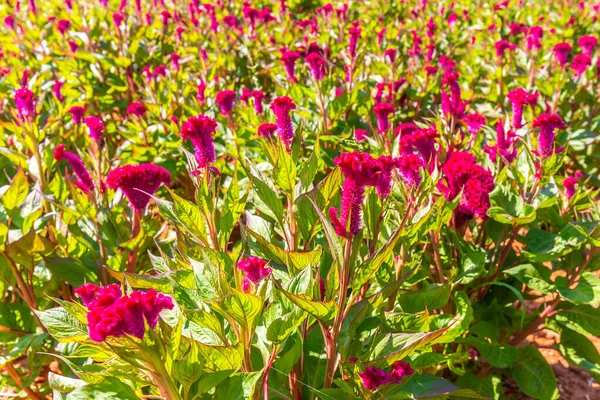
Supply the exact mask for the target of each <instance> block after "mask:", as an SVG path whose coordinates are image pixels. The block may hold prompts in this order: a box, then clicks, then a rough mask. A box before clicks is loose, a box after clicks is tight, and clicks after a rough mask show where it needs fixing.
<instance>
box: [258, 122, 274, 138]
mask: <svg viewBox="0 0 600 400" xmlns="http://www.w3.org/2000/svg"><path fill="white" fill-rule="evenodd" d="M275 131H277V125H275V124H269V123H265V124H261V125H260V126H259V127H258V136H262V137H264V138H266V139H268V138H270V137H272V136H273V135H274V134H275Z"/></svg>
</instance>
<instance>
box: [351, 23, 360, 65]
mask: <svg viewBox="0 0 600 400" xmlns="http://www.w3.org/2000/svg"><path fill="white" fill-rule="evenodd" d="M348 34H349V35H350V48H349V50H350V57H352V59H354V58H356V45H357V43H358V39H359V38H360V34H361V30H360V28H359V27H352V28H350V29H349V30H348Z"/></svg>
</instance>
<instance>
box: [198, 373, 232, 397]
mask: <svg viewBox="0 0 600 400" xmlns="http://www.w3.org/2000/svg"><path fill="white" fill-rule="evenodd" d="M234 372H235V371H233V370H225V371H217V372H213V373H212V374H202V377H201V378H200V380H199V381H198V382H197V383H196V384H195V385H194V389H195V390H194V393H195V394H201V393H206V392H208V391H209V390H211V389H212V388H214V387H215V386H217V385H218V384H219V383H221V382H223V380H224V379H227V378H228V377H229V376H231V374H232V373H234Z"/></svg>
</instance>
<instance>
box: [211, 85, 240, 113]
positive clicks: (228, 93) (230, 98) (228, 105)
mask: <svg viewBox="0 0 600 400" xmlns="http://www.w3.org/2000/svg"><path fill="white" fill-rule="evenodd" d="M236 97H237V94H236V93H235V92H234V91H233V90H223V91H221V92H219V93H217V96H216V97H215V103H217V105H218V106H219V108H220V109H221V114H223V115H227V114H229V113H230V112H231V110H233V103H234V101H235V99H236Z"/></svg>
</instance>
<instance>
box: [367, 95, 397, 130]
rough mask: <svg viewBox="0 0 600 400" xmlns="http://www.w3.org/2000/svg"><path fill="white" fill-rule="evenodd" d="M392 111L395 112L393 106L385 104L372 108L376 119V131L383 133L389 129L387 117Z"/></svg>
mask: <svg viewBox="0 0 600 400" xmlns="http://www.w3.org/2000/svg"><path fill="white" fill-rule="evenodd" d="M394 111H396V109H395V108H394V106H393V105H391V104H390V103H386V102H381V103H379V104H377V105H376V106H375V107H374V108H373V112H374V113H375V116H376V117H377V130H378V131H379V132H381V133H385V132H387V131H388V130H389V129H390V121H389V116H390V114H393V113H394Z"/></svg>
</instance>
